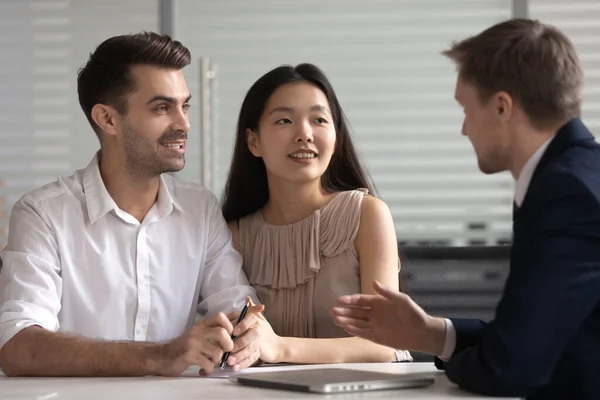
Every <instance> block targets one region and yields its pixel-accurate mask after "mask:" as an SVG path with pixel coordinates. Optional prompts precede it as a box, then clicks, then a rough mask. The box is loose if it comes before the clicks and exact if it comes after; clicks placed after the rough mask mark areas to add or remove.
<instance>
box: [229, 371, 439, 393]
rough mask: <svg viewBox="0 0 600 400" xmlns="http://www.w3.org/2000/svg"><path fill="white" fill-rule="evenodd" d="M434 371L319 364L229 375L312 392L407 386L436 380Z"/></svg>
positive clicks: (249, 383)
mask: <svg viewBox="0 0 600 400" xmlns="http://www.w3.org/2000/svg"><path fill="white" fill-rule="evenodd" d="M434 376H435V372H417V373H407V374H390V373H384V372H375V371H358V370H352V369H343V368H318V369H302V370H292V371H277V372H256V373H246V374H241V375H235V376H231V377H229V380H230V381H232V382H236V383H239V384H241V385H246V386H254V387H260V388H268V389H280V390H293V391H299V392H313V393H348V392H363V391H370V390H385V389H406V388H419V387H426V386H429V385H431V384H433V382H434V380H435V378H434Z"/></svg>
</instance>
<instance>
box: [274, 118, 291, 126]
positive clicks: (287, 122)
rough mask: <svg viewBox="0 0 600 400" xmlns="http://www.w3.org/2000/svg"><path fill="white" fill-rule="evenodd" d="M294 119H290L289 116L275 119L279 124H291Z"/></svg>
mask: <svg viewBox="0 0 600 400" xmlns="http://www.w3.org/2000/svg"><path fill="white" fill-rule="evenodd" d="M291 122H292V121H290V120H289V119H288V118H281V119H278V120H277V121H275V123H276V124H279V125H283V124H290V123H291Z"/></svg>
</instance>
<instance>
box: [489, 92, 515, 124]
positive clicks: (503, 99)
mask: <svg viewBox="0 0 600 400" xmlns="http://www.w3.org/2000/svg"><path fill="white" fill-rule="evenodd" d="M494 103H495V104H494V106H495V109H496V114H497V115H498V117H499V118H500V119H501V120H502V121H503V122H507V121H508V120H509V119H510V117H511V116H512V114H513V112H514V110H513V107H514V103H513V100H512V97H511V96H510V95H509V94H508V93H506V92H498V93H496V94H495V96H494Z"/></svg>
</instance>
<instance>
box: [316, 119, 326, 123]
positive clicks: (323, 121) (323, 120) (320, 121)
mask: <svg viewBox="0 0 600 400" xmlns="http://www.w3.org/2000/svg"><path fill="white" fill-rule="evenodd" d="M315 122H316V123H317V124H326V123H327V120H326V119H325V118H317V119H315Z"/></svg>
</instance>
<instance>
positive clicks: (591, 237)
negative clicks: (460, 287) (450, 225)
mask: <svg viewBox="0 0 600 400" xmlns="http://www.w3.org/2000/svg"><path fill="white" fill-rule="evenodd" d="M513 218H514V220H513V235H514V236H513V247H512V251H511V262H510V273H509V276H508V279H507V282H506V287H505V289H504V293H503V295H502V298H501V300H500V303H499V304H498V308H497V309H496V316H495V318H494V320H493V321H492V322H490V323H489V324H485V323H484V322H482V321H477V320H465V319H452V322H453V324H454V326H455V328H456V333H457V343H456V350H455V352H454V354H453V356H452V357H451V359H450V360H448V362H447V363H443V362H442V361H441V360H439V359H436V365H437V366H438V368H443V369H445V370H446V375H447V376H448V378H449V379H450V380H451V381H452V382H455V383H457V384H458V385H459V386H461V387H462V388H464V389H467V390H470V391H474V392H478V393H482V394H485V395H490V396H519V397H527V398H529V399H536V400H539V399H590V400H591V399H596V400H597V399H600V145H598V144H597V143H596V142H595V141H594V138H593V136H592V135H591V134H590V132H589V131H588V129H587V128H586V127H585V125H583V123H582V122H581V120H579V119H574V120H571V121H570V122H568V123H567V124H565V125H564V126H563V127H562V128H561V129H560V130H559V131H558V133H557V135H556V136H555V138H554V139H553V140H552V142H551V143H550V145H549V146H548V148H547V149H546V152H545V153H544V155H543V156H542V159H541V160H540V163H539V164H538V166H537V168H536V170H535V172H534V175H533V178H532V180H531V183H530V185H529V188H528V190H527V194H526V195H525V199H524V201H523V204H522V205H521V208H520V209H519V210H518V211H516V212H515V215H514V217H513Z"/></svg>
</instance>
